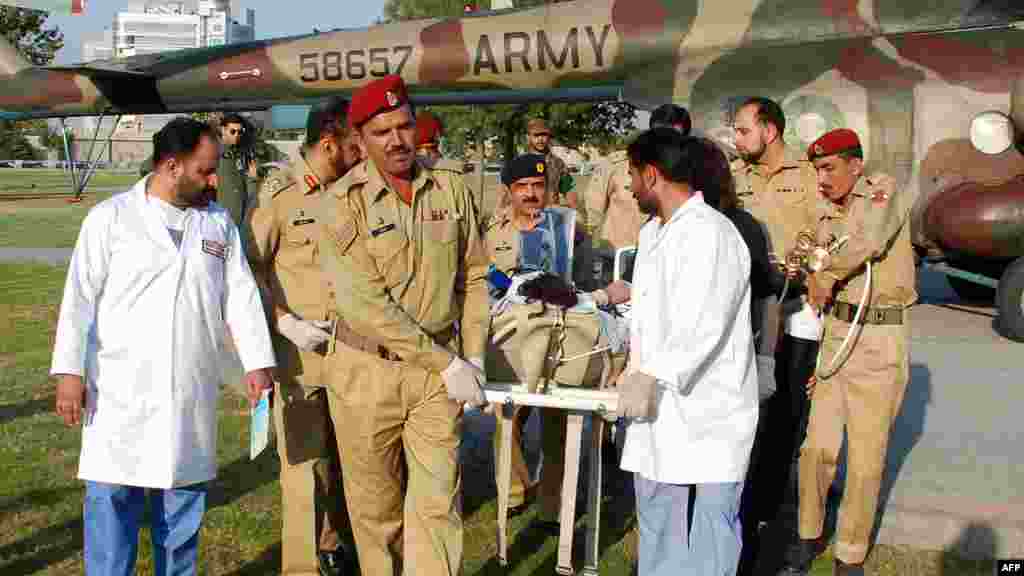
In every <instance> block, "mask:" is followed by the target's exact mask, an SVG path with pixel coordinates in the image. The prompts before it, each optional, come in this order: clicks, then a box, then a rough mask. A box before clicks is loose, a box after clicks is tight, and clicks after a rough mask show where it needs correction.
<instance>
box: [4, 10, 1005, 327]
mask: <svg viewBox="0 0 1024 576" xmlns="http://www.w3.org/2000/svg"><path fill="white" fill-rule="evenodd" d="M15 3H17V2H15ZM22 3H24V2H22ZM50 3H51V4H59V5H61V6H62V7H63V9H65V10H68V9H71V6H72V5H74V4H79V5H80V4H81V3H79V2H78V0H74V1H72V0H53V1H52V2H50ZM64 4H67V5H68V6H63V5H64ZM387 74H398V75H401V76H402V77H403V79H404V80H405V82H406V83H407V85H408V86H409V88H410V92H411V97H412V99H413V101H414V103H416V104H417V105H445V104H496V103H525V102H585V101H588V102H600V101H624V102H628V103H630V104H632V105H634V106H635V107H637V108H640V109H647V110H650V109H653V108H654V107H656V106H658V105H660V104H664V103H667V102H673V103H676V104H679V105H682V106H685V107H687V108H688V110H689V111H690V113H691V116H692V118H693V124H694V128H695V130H696V131H698V132H701V133H703V134H706V135H708V136H710V137H712V138H715V139H716V140H717V141H719V142H720V143H721V144H722V145H723V147H725V148H727V149H728V148H730V147H731V138H732V118H733V115H734V113H735V111H736V107H737V106H738V104H739V103H741V102H742V101H743V100H744V99H745V98H746V97H747V96H752V95H759V96H767V97H770V98H773V99H775V100H776V101H778V102H780V104H781V105H782V107H783V110H784V112H785V115H786V119H787V123H786V124H787V128H786V134H785V140H786V142H787V143H788V144H789V145H792V146H794V147H803V148H806V146H807V145H808V144H809V143H811V142H813V141H814V140H815V139H816V138H817V137H818V136H820V135H821V134H823V133H824V132H826V131H828V130H831V129H833V128H838V127H848V128H852V129H854V130H856V131H857V132H858V134H860V136H861V141H862V142H863V144H864V149H865V150H864V151H865V156H866V159H867V166H866V169H867V171H868V172H869V173H870V172H875V171H880V172H885V173H887V174H889V175H890V176H893V177H894V178H896V180H897V182H898V183H899V185H900V186H901V189H902V190H904V191H905V193H908V194H910V195H911V196H912V197H913V198H914V202H913V208H912V211H911V218H910V226H911V234H912V238H913V243H914V246H915V249H916V251H917V253H918V255H919V258H920V263H921V265H922V266H927V267H929V268H931V269H934V270H936V271H939V272H941V273H943V274H945V275H946V276H947V278H948V279H949V282H950V284H951V286H952V287H953V288H954V290H956V291H957V293H958V294H960V295H961V296H963V297H968V298H975V297H979V296H980V297H984V298H992V297H993V295H994V297H995V300H996V304H997V306H998V309H999V321H998V325H999V328H1000V331H1001V332H1003V333H1004V334H1005V335H1006V336H1007V337H1009V338H1012V339H1015V340H1021V341H1024V3H1021V2H1015V1H1013V0H940V1H938V2H936V1H934V0H905V1H903V2H882V1H879V0H859V1H856V0H849V1H839V0H571V1H567V2H556V3H550V4H546V5H543V6H539V7H534V8H524V9H516V8H512V9H505V10H496V11H476V12H469V13H465V14H462V15H461V16H460V17H457V18H434V19H425V20H412V21H403V22H394V23H384V24H378V25H374V26H370V27H365V28H358V29H335V30H331V31H322V32H315V33H313V34H305V35H298V36H292V37H284V38H273V39H267V40H260V41H255V42H248V43H241V44H232V45H226V46H217V47H210V48H195V49H186V50H178V51H173V52H164V53H159V54H148V55H139V56H132V57H125V58H118V59H111V60H99V61H92V62H84V63H78V64H74V65H68V66H47V67H35V66H32V65H30V64H29V63H28V62H27V61H25V59H24V58H22V57H21V56H20V55H19V54H18V52H17V50H16V49H15V48H14V47H12V46H11V45H10V44H9V43H7V42H6V41H3V40H0V118H7V119H29V118H67V117H74V116H107V115H112V116H120V115H122V114H167V113H189V112H201V111H229V110H233V111H256V110H271V111H274V110H283V109H285V108H287V107H289V106H292V107H294V106H299V107H302V106H307V105H310V104H312V103H314V102H316V101H317V100H319V99H322V98H325V97H327V96H332V95H345V94H348V93H351V91H353V90H354V89H356V88H357V87H359V86H360V85H361V84H363V83H365V82H367V81H369V80H372V79H373V78H377V77H381V76H384V75H387ZM272 116H274V115H273V114H272ZM277 116H280V117H285V116H287V115H286V114H280V115H277ZM292 116H294V115H292ZM115 125H116V123H115ZM98 126H99V125H98V124H97V127H98Z"/></svg>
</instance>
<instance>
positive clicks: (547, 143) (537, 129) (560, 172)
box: [526, 118, 585, 216]
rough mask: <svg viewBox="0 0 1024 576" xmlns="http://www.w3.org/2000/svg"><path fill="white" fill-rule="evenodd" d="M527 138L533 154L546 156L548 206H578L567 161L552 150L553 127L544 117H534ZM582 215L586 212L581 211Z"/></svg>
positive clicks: (527, 130) (527, 124)
mask: <svg viewBox="0 0 1024 576" xmlns="http://www.w3.org/2000/svg"><path fill="white" fill-rule="evenodd" d="M526 138H527V142H528V144H529V146H528V148H529V152H530V153H531V154H540V155H541V156H543V157H544V163H545V165H546V166H547V170H548V175H547V187H548V188H547V190H548V198H547V203H548V206H568V207H570V208H576V201H577V196H576V191H575V190H574V189H573V179H572V176H571V175H570V174H569V167H568V166H566V165H565V161H564V160H562V159H561V158H559V157H558V156H557V155H555V153H554V152H552V151H551V129H550V128H548V124H547V122H545V121H544V120H543V119H542V118H533V119H531V120H530V121H529V122H527V123H526ZM581 216H585V214H582V213H581Z"/></svg>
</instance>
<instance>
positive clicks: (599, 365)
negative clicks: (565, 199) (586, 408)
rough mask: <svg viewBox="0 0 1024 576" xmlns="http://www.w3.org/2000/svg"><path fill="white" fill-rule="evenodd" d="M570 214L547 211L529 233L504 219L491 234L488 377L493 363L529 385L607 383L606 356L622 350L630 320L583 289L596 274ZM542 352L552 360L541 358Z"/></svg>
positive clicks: (603, 297)
mask: <svg viewBox="0 0 1024 576" xmlns="http://www.w3.org/2000/svg"><path fill="white" fill-rule="evenodd" d="M575 216H576V214H575V212H573V211H572V210H570V209H566V208H544V209H542V210H540V211H539V212H538V214H537V217H536V221H535V225H534V226H533V228H531V229H530V230H521V229H518V228H516V227H512V226H508V225H507V224H508V222H507V221H506V222H502V223H498V224H497V225H496V226H492V228H491V230H489V231H488V234H487V244H488V248H489V249H490V252H491V255H492V265H491V269H490V271H489V273H488V287H489V291H490V295H491V309H490V313H491V333H490V343H491V346H490V349H489V351H488V357H489V359H488V365H489V367H488V371H487V372H488V375H491V374H494V372H492V368H495V369H497V370H498V374H508V369H513V370H514V371H515V374H516V376H517V380H519V381H524V380H525V381H526V382H527V384H528V385H529V384H531V383H533V384H536V383H537V382H544V383H549V384H551V383H553V384H556V385H568V386H587V387H598V386H603V385H607V381H606V380H604V378H602V376H604V377H607V375H608V370H610V368H611V364H612V361H611V357H612V356H615V355H624V354H625V352H626V348H627V343H628V330H629V325H628V324H629V323H628V322H627V320H626V319H625V318H623V317H622V316H619V315H617V314H616V313H615V309H614V308H613V307H609V306H608V299H607V296H606V295H604V294H603V293H602V291H599V290H598V291H594V292H588V291H583V290H582V289H586V288H589V287H590V286H591V285H592V284H593V272H592V266H590V260H589V258H588V255H589V244H590V242H589V239H588V238H586V236H585V235H584V234H582V233H579V232H577V230H576V227H575ZM502 224H505V226H503V225H502ZM520 325H523V329H522V330H518V328H519V326H520ZM517 332H518V337H517V336H516V333H517ZM549 348H551V349H549ZM546 356H547V357H554V358H557V361H556V362H555V363H554V365H552V364H551V363H545V362H544V358H545V357H546ZM509 375H510V374H509ZM495 376H497V374H495Z"/></svg>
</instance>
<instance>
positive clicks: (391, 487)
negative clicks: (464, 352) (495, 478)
mask: <svg viewBox="0 0 1024 576" xmlns="http://www.w3.org/2000/svg"><path fill="white" fill-rule="evenodd" d="M333 361H334V363H335V365H336V367H337V368H336V369H332V371H331V373H332V377H331V380H330V382H331V386H330V392H331V394H332V395H333V397H334V398H333V401H332V402H331V417H332V418H333V419H334V423H335V429H336V430H337V431H338V434H337V441H338V450H339V452H340V454H341V463H342V468H343V469H344V470H345V474H344V482H345V494H346V497H347V499H348V511H349V515H350V518H351V519H352V533H353V535H354V536H355V542H356V548H357V550H358V554H359V566H360V569H361V570H362V572H363V574H373V575H375V576H377V575H381V576H388V575H394V576H398V575H400V574H402V571H403V566H409V567H410V569H409V571H407V572H408V573H410V574H412V573H415V574H417V575H424V576H441V575H454V574H461V573H462V475H461V470H460V468H459V464H458V449H459V441H460V439H461V436H462V406H461V405H460V404H459V403H457V402H454V401H452V400H450V399H449V398H448V394H447V390H446V388H445V385H444V382H443V381H442V380H441V376H440V375H439V374H435V373H430V372H427V371H426V370H424V369H422V368H419V367H417V366H414V365H412V364H408V363H404V362H392V361H388V360H384V359H381V358H379V357H376V356H373V355H371V354H368V353H366V352H362V351H357V350H354V349H352V348H349V347H347V346H344V345H342V344H338V346H337V350H336V351H335V352H334V356H333Z"/></svg>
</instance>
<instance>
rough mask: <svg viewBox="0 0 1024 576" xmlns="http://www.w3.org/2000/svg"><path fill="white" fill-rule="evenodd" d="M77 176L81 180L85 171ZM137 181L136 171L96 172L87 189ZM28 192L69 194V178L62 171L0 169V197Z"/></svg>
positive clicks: (127, 184)
mask: <svg viewBox="0 0 1024 576" xmlns="http://www.w3.org/2000/svg"><path fill="white" fill-rule="evenodd" d="M78 174H79V178H82V177H84V176H85V171H81V172H79V173H78ZM138 179H139V173H138V171H131V172H121V171H118V172H114V171H111V170H97V171H96V172H95V173H93V175H92V177H91V178H90V179H89V187H90V188H91V187H93V186H96V187H99V188H103V187H110V186H125V187H127V186H130V185H132V184H134V183H135V181H136V180H138ZM28 192H71V176H70V174H69V173H68V172H65V171H63V170H52V169H46V168H0V195H2V194H5V193H7V194H24V193H28Z"/></svg>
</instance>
